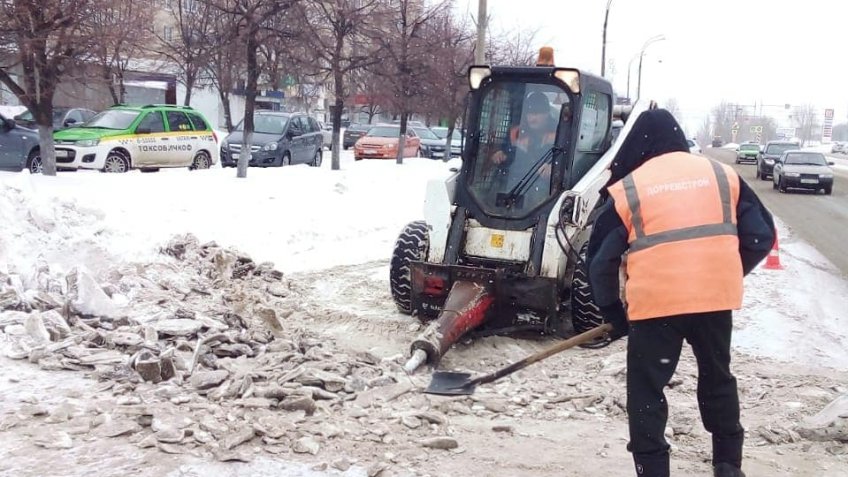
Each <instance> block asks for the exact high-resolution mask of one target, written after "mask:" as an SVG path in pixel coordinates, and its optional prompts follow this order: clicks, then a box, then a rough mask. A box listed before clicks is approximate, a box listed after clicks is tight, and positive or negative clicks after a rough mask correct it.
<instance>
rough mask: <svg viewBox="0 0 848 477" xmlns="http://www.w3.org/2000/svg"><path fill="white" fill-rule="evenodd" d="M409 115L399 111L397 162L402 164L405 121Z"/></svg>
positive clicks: (404, 146) (404, 144)
mask: <svg viewBox="0 0 848 477" xmlns="http://www.w3.org/2000/svg"><path fill="white" fill-rule="evenodd" d="M408 117H409V115H408V114H407V113H405V112H404V113H401V115H400V137H399V138H398V152H397V163H398V164H403V155H404V154H403V153H404V149H405V148H406V122H407V118H408Z"/></svg>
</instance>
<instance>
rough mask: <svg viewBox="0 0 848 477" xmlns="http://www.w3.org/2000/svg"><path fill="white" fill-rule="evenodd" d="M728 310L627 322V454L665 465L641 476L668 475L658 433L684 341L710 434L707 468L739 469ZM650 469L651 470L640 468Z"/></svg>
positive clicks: (740, 430)
mask: <svg viewBox="0 0 848 477" xmlns="http://www.w3.org/2000/svg"><path fill="white" fill-rule="evenodd" d="M731 329H732V317H731V312H730V311H718V312H710V313H697V314H688V315H678V316H671V317H665V318H656V319H652V320H638V321H632V322H631V323H630V333H629V334H628V344H627V414H628V421H629V426H630V443H629V444H628V450H630V452H632V453H633V458H634V460H635V461H636V463H637V469H638V468H639V465H638V464H639V462H640V460H643V461H645V462H646V463H647V462H660V463H662V462H665V464H664V465H662V464H661V465H660V467H666V468H665V469H664V470H663V469H656V470H655V471H654V470H652V471H650V472H645V473H644V475H646V476H650V475H658V476H661V475H668V469H667V465H668V450H669V445H668V442H667V441H666V440H665V436H664V431H665V427H666V421H667V420H668V402H667V401H666V399H665V394H664V393H663V388H664V387H665V386H666V385H667V384H668V382H669V381H670V380H671V377H672V375H673V374H674V370H675V368H676V367H677V362H678V360H679V359H680V351H681V349H682V346H683V340H684V339H685V340H686V341H687V342H688V343H689V344H690V345H691V346H692V351H693V352H694V354H695V359H696V360H697V362H698V408H699V409H700V411H701V420H702V421H703V423H704V427H705V428H706V430H707V431H709V432H710V433H711V434H712V441H713V464H714V465H715V464H718V463H721V462H727V463H730V464H732V465H734V466H736V467H741V464H742V441H743V438H744V430H743V428H742V425H741V424H740V423H739V395H738V393H737V390H736V378H734V377H733V375H732V374H731V373H730V334H731ZM648 468H655V466H653V465H646V466H645V470H648Z"/></svg>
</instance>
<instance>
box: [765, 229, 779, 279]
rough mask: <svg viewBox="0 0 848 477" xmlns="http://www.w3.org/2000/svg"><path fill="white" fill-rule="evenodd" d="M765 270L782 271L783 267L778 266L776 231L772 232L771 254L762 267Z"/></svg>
mask: <svg viewBox="0 0 848 477" xmlns="http://www.w3.org/2000/svg"><path fill="white" fill-rule="evenodd" d="M763 268H765V269H766V270H783V265H781V264H780V246H778V244H777V230H776V229H775V231H774V245H773V246H772V247H771V252H769V254H768V258H766V264H765V266H764V267H763Z"/></svg>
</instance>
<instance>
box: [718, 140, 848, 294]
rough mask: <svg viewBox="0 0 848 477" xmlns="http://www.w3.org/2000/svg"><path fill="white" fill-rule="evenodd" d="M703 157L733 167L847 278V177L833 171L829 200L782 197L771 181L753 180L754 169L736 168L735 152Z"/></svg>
mask: <svg viewBox="0 0 848 477" xmlns="http://www.w3.org/2000/svg"><path fill="white" fill-rule="evenodd" d="M704 154H706V155H707V156H709V157H711V158H713V159H716V160H719V161H721V162H724V163H725V164H729V165H730V166H733V168H734V169H736V172H737V173H738V174H739V175H740V176H741V177H742V178H743V179H745V181H746V182H747V183H748V185H750V186H751V188H753V189H754V191H755V192H756V193H757V195H758V196H759V197H760V200H762V201H763V203H764V204H765V205H766V207H768V209H769V210H770V211H771V212H772V213H773V214H774V215H776V216H778V217H779V218H780V220H782V221H783V222H784V223H786V224H787V225H788V226H790V227H792V231H793V233H795V234H796V235H797V236H799V237H801V238H802V239H804V240H805V241H807V242H808V243H810V244H811V245H813V246H814V247H815V248H816V249H817V250H818V251H819V252H820V253H821V254H822V255H824V256H825V257H827V258H828V259H829V260H830V261H831V262H832V263H833V264H834V265H835V266H836V267H837V268H838V269H839V270H840V271H841V272H842V274H843V275H844V276H846V277H848V247H847V246H846V242H848V173H846V172H844V171H841V170H838V169H834V171H833V172H834V178H833V194H832V195H830V196H826V195H824V194H822V193H821V192H819V193H812V192H806V191H796V190H790V191H789V192H788V193H785V194H781V193H780V192H778V191H776V190H773V189H772V181H771V179H770V178H769V180H768V181H761V180H759V179H756V178H754V176H755V171H756V166H755V165H753V164H735V160H736V153H735V152H734V151H732V150H727V149H713V148H708V149H705V150H704Z"/></svg>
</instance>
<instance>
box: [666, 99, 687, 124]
mask: <svg viewBox="0 0 848 477" xmlns="http://www.w3.org/2000/svg"><path fill="white" fill-rule="evenodd" d="M665 110H666V111H668V112H669V113H671V115H672V116H674V119H676V120H677V122H678V123H680V124H683V121H682V119H683V116H682V115H681V112H680V105H679V104H678V103H677V99H676V98H668V100H666V102H665Z"/></svg>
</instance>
